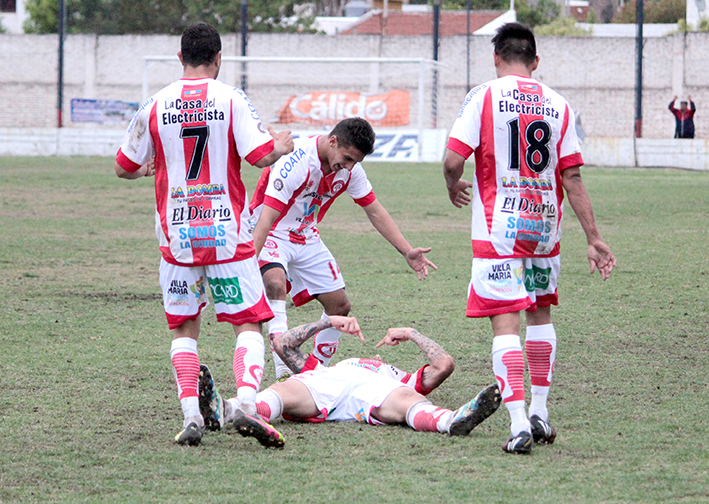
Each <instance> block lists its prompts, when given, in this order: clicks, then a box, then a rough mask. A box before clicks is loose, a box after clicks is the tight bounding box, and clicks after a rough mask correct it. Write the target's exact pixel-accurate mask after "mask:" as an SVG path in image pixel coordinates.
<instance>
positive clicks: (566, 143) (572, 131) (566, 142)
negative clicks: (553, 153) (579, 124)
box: [559, 104, 583, 172]
mask: <svg viewBox="0 0 709 504" xmlns="http://www.w3.org/2000/svg"><path fill="white" fill-rule="evenodd" d="M564 112H565V114H564V115H565V119H564V124H563V126H562V137H561V140H560V142H561V144H560V145H559V171H560V172H561V171H564V170H566V169H567V168H571V167H573V166H581V165H583V158H582V157H581V146H580V145H579V138H578V136H577V135H576V114H574V111H573V110H571V107H569V106H568V104H567V105H566V109H565V111H564Z"/></svg>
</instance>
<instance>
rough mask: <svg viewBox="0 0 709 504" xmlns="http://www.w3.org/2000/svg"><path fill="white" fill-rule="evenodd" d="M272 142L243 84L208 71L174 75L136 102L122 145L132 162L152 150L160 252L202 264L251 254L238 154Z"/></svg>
mask: <svg viewBox="0 0 709 504" xmlns="http://www.w3.org/2000/svg"><path fill="white" fill-rule="evenodd" d="M146 132H149V138H146ZM272 149H273V140H272V138H271V136H270V135H269V134H268V133H267V132H266V131H265V129H264V128H263V126H262V125H261V122H260V120H259V118H258V115H257V114H256V111H255V109H254V108H253V106H252V105H251V103H250V102H249V100H248V98H247V97H246V95H245V94H244V93H243V91H241V90H239V89H235V88H233V87H231V86H227V85H226V84H224V83H221V82H219V81H216V80H214V79H210V78H202V79H181V80H178V81H176V82H174V83H172V84H170V85H168V86H167V87H165V88H163V89H162V90H160V91H159V92H158V93H156V94H155V95H153V96H152V97H151V98H150V100H148V102H146V103H145V104H144V105H143V106H142V107H141V110H140V111H139V112H138V113H137V114H136V117H135V118H134V120H133V122H132V124H131V126H130V127H129V130H128V133H127V139H126V140H125V141H124V146H123V147H122V150H125V151H126V154H128V157H129V158H130V159H132V160H133V161H135V162H139V163H142V162H146V160H147V159H149V158H150V157H153V156H154V160H155V184H156V191H155V193H156V198H157V211H158V214H159V215H158V216H156V233H157V235H158V240H159V242H160V247H161V250H162V252H163V257H164V258H165V260H167V261H168V262H172V263H176V264H187V265H189V264H192V265H202V264H215V263H218V262H225V261H233V260H242V259H245V258H247V257H250V256H251V255H253V252H254V251H253V244H252V238H251V234H250V232H249V229H248V225H247V224H246V222H247V219H248V198H247V194H246V189H245V187H244V184H243V182H242V180H241V159H242V158H245V159H246V160H247V161H249V162H250V163H251V164H254V163H255V162H256V161H258V160H259V159H261V158H262V157H263V156H264V155H266V154H268V153H269V152H270V151H271V150H272Z"/></svg>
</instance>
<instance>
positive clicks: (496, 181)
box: [448, 75, 583, 258]
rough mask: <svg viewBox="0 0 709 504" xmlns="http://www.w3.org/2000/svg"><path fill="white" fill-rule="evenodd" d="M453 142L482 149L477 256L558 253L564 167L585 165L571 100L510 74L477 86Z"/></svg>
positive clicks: (476, 186) (463, 149)
mask: <svg viewBox="0 0 709 504" xmlns="http://www.w3.org/2000/svg"><path fill="white" fill-rule="evenodd" d="M450 136H451V139H450V140H449V144H448V148H451V149H452V150H454V151H456V152H458V153H459V154H461V155H463V156H464V157H468V156H469V155H470V154H471V153H472V152H473V150H474V152H475V171H476V176H475V179H474V182H473V215H474V216H476V215H477V216H483V215H484V216H485V218H475V217H474V218H473V229H472V239H473V250H474V254H475V257H480V258H496V257H503V256H507V257H510V256H515V257H530V256H546V255H554V254H556V253H558V241H559V239H560V237H561V229H560V223H561V216H562V210H563V207H562V201H563V191H561V188H560V187H559V185H560V171H561V170H563V169H565V168H568V167H570V166H578V165H581V164H583V160H582V158H581V154H580V149H579V143H578V138H577V137H576V130H575V119H574V114H573V111H572V110H571V108H570V107H569V105H568V103H567V102H566V100H565V99H564V98H563V97H562V96H561V95H559V94H558V93H557V92H555V91H554V90H553V89H551V88H550V87H549V86H546V85H544V84H541V83H540V82H538V81H536V80H535V79H532V78H528V77H520V76H514V75H510V76H505V77H502V78H499V79H495V80H492V81H489V82H487V83H485V84H482V85H480V86H478V87H477V88H475V89H473V90H471V92H470V93H469V94H468V96H467V97H466V100H465V102H464V103H463V106H462V108H461V111H460V114H459V116H458V119H457V120H456V122H455V124H454V125H453V128H452V130H451V134H450Z"/></svg>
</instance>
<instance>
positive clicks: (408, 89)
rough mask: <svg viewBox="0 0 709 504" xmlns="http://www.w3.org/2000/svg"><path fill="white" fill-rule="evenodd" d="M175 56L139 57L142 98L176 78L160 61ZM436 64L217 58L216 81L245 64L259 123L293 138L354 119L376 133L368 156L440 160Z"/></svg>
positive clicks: (233, 79) (239, 72) (232, 77)
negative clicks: (287, 132) (435, 108)
mask: <svg viewBox="0 0 709 504" xmlns="http://www.w3.org/2000/svg"><path fill="white" fill-rule="evenodd" d="M176 61H177V58H176V57H175V56H144V57H143V79H142V99H143V101H145V100H146V99H147V98H148V97H149V96H150V95H151V94H152V93H154V92H155V91H157V89H159V88H160V87H162V86H164V85H166V84H168V83H169V82H171V81H172V80H175V78H174V74H171V77H170V78H167V79H166V78H165V77H166V75H165V74H167V73H168V72H166V70H165V69H164V68H160V67H161V65H160V64H159V63H161V62H162V63H170V64H172V63H174V62H176ZM246 64H248V65H246ZM162 66H164V65H162ZM442 66H444V65H442V64H441V63H440V62H438V61H434V60H431V59H426V58H410V57H409V58H383V57H317V56H316V57H294V56H222V70H221V73H220V79H221V80H222V81H224V82H227V83H230V84H231V83H241V82H242V76H243V75H244V73H243V69H244V68H246V72H247V73H246V76H247V82H248V83H249V84H248V89H247V94H248V96H249V99H250V100H251V101H252V102H253V103H254V106H255V107H256V109H257V110H258V111H259V114H260V115H261V117H262V119H264V122H268V123H276V124H282V125H283V126H286V127H288V128H290V129H291V130H293V132H294V135H295V134H312V133H322V131H323V130H325V129H330V128H331V127H332V126H333V125H334V124H335V123H336V122H338V121H339V120H341V119H343V118H345V117H352V116H360V117H365V118H366V119H367V120H369V121H370V123H372V125H373V127H374V129H375V131H376V132H377V146H376V151H375V154H374V155H372V157H371V159H372V160H377V159H381V160H392V161H439V160H440V159H441V157H442V152H443V146H442V144H443V143H444V142H445V139H442V138H443V137H445V134H444V133H443V132H442V130H441V131H439V130H437V129H436V128H435V121H433V120H432V116H431V114H430V113H428V114H427V109H428V107H429V106H432V104H433V103H435V102H436V94H437V89H436V88H435V87H434V86H433V83H434V78H433V74H434V72H433V70H434V69H438V68H440V67H442ZM178 78H179V77H178Z"/></svg>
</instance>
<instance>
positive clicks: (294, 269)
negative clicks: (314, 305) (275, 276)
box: [259, 236, 345, 306]
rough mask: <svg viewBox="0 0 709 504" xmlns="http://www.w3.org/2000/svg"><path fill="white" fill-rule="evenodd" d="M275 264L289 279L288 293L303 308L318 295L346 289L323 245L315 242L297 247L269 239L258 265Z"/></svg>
mask: <svg viewBox="0 0 709 504" xmlns="http://www.w3.org/2000/svg"><path fill="white" fill-rule="evenodd" d="M269 263H277V264H280V265H281V266H283V269H285V270H286V276H287V277H288V284H289V285H288V293H289V294H290V297H291V299H293V303H294V304H295V306H301V305H304V304H306V303H308V302H310V301H312V300H313V299H314V296H316V295H317V294H326V293H328V292H335V291H337V290H340V289H344V288H345V280H344V279H343V278H342V273H340V268H338V267H337V262H335V258H334V257H333V256H332V253H331V252H330V250H329V249H328V248H327V246H325V244H324V243H323V242H322V241H320V240H318V241H316V242H313V243H307V244H305V245H299V244H296V243H291V242H288V241H285V240H280V239H278V238H273V237H271V236H269V237H268V238H267V239H266V243H264V245H263V249H262V250H261V255H259V265H260V266H264V265H266V264H269Z"/></svg>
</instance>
